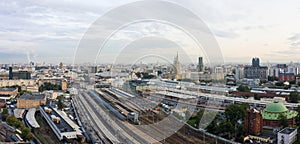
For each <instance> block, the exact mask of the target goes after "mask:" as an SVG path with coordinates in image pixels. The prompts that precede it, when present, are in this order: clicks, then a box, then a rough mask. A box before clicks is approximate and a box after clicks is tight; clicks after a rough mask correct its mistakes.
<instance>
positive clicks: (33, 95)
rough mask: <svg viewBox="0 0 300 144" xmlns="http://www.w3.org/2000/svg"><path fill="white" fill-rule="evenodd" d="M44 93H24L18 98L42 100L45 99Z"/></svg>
mask: <svg viewBox="0 0 300 144" xmlns="http://www.w3.org/2000/svg"><path fill="white" fill-rule="evenodd" d="M45 97H46V96H45V94H39V93H24V94H23V95H21V96H20V98H19V100H43V99H45Z"/></svg>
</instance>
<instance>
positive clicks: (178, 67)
mask: <svg viewBox="0 0 300 144" xmlns="http://www.w3.org/2000/svg"><path fill="white" fill-rule="evenodd" d="M174 67H175V79H181V64H180V61H179V56H178V52H177V55H176V57H175V58H174Z"/></svg>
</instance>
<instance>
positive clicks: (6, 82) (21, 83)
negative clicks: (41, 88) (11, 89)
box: [0, 79, 36, 87]
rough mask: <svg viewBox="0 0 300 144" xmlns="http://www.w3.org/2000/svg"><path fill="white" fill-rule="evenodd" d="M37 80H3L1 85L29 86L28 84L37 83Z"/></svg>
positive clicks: (0, 82)
mask: <svg viewBox="0 0 300 144" xmlns="http://www.w3.org/2000/svg"><path fill="white" fill-rule="evenodd" d="M35 84H36V81H35V80H23V79H21V80H1V81H0V87H7V86H16V85H17V86H28V85H35Z"/></svg>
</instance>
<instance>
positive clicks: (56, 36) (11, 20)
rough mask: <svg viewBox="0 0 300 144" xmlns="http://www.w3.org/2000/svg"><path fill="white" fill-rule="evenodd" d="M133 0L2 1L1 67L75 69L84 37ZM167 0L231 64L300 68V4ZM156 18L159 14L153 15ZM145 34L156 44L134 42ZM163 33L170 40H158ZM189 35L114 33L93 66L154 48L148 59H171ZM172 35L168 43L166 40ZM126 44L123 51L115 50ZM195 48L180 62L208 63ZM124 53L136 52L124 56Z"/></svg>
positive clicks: (143, 29) (149, 30)
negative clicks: (62, 65)
mask: <svg viewBox="0 0 300 144" xmlns="http://www.w3.org/2000/svg"><path fill="white" fill-rule="evenodd" d="M133 2H135V0H85V1H82V0H22V1H18V0H1V1H0V7H1V8H0V19H1V23H0V63H28V62H29V61H34V62H37V63H41V62H46V63H59V62H61V61H62V62H66V63H71V62H73V61H74V53H76V52H77V48H78V46H79V45H80V43H81V40H82V38H83V37H84V35H85V34H86V32H87V31H88V30H89V28H90V27H91V25H93V24H94V22H96V21H97V20H98V19H99V18H101V17H102V16H103V15H105V14H106V13H108V12H110V11H111V10H113V9H116V8H118V7H119V6H122V5H126V4H130V3H133ZM168 2H172V3H174V4H177V5H179V6H182V7H184V8H185V9H188V10H189V11H191V12H193V13H194V14H195V15H197V16H198V17H199V18H200V19H201V20H202V21H203V22H204V23H205V24H206V26H207V27H208V28H209V30H210V31H211V32H212V34H213V36H214V38H215V39H216V42H217V44H218V46H219V49H220V50H221V52H222V56H223V59H224V61H225V62H228V63H229V62H234V63H250V60H251V58H252V57H259V58H260V59H261V62H265V63H266V62H280V63H288V62H290V61H293V62H300V57H299V55H300V1H292V0H287V1H282V0H265V1H260V0H248V1H239V0H222V1H219V0H210V1H207V0H184V1H182V0H169V1H168ZM139 10H141V11H142V8H137V9H133V11H135V12H136V13H139ZM165 11H166V12H169V13H170V15H168V16H169V17H172V18H175V19H176V18H177V19H179V20H180V21H187V22H189V20H188V18H189V17H188V16H187V17H186V18H185V17H184V15H183V16H180V17H179V16H178V15H177V14H174V15H172V14H173V11H172V10H170V9H168V7H167V8H166V9H165ZM151 12H154V13H155V10H153V11H151ZM121 16H122V17H126V14H123V15H121ZM121 16H120V17H121ZM113 20H115V21H118V20H116V19H113ZM100 33H101V32H100ZM141 33H142V34H141ZM154 33H155V34H154ZM146 34H147V36H149V35H148V34H150V37H152V36H155V37H156V38H145V39H140V40H138V41H136V40H135V39H133V38H135V37H138V36H141V37H143V35H146ZM137 35H138V36H137ZM161 35H164V37H161V38H157V36H161ZM183 35H184V34H182V32H181V31H179V30H178V29H176V28H174V27H172V25H166V24H161V23H159V24H158V23H153V22H152V24H149V23H139V24H138V25H134V24H132V25H130V26H128V27H126V28H123V29H122V30H120V31H119V33H117V34H115V35H113V36H112V37H111V39H109V41H108V42H107V46H106V47H105V48H106V50H105V49H104V50H103V53H101V54H100V55H99V58H93V60H92V61H95V62H99V63H101V62H103V63H105V62H111V61H112V60H108V58H109V57H112V56H111V55H109V53H110V54H115V53H118V54H117V55H121V56H122V57H124V58H123V59H121V58H119V57H115V58H114V60H115V61H116V60H117V61H120V62H124V61H126V56H127V57H131V58H132V57H137V58H141V57H143V56H141V54H136V53H135V52H136V51H137V50H142V51H144V50H145V51H148V50H149V53H152V52H153V51H159V53H155V54H156V55H159V54H160V53H162V55H163V57H165V58H167V59H169V60H170V61H172V58H173V57H174V56H175V54H176V52H177V51H180V52H181V50H182V47H181V46H180V44H178V43H180V42H178V41H177V40H178V39H180V41H181V42H182V43H189V44H188V45H184V44H182V45H184V46H185V47H189V48H190V47H194V46H195V44H193V42H192V41H191V39H190V38H184V37H183ZM166 37H168V38H169V39H165V38H166ZM170 37H171V38H170ZM170 39H171V41H170ZM182 39H184V40H182ZM134 40H135V41H134ZM120 41H123V42H124V41H128V42H129V41H131V42H132V41H133V42H132V43H128V42H127V45H126V47H125V48H124V46H125V44H124V45H121V44H118V42H120ZM153 43H155V44H153ZM145 44H147V46H145ZM121 46H123V48H124V49H123V50H115V49H114V48H116V47H121ZM141 47H142V48H143V49H141ZM139 48H140V49H139ZM189 48H187V50H185V51H184V52H183V54H182V56H181V58H183V59H185V58H186V57H189V58H190V59H192V61H196V60H197V56H204V57H205V52H204V53H203V52H202V51H201V50H200V49H199V51H194V50H190V49H189ZM126 49H128V53H130V54H128V55H127V54H126V52H124V50H126ZM83 52H84V50H83ZM105 52H107V53H105ZM120 53H122V54H120ZM146 53H147V52H146ZM75 55H76V54H75ZM186 55H188V56H186ZM83 57H88V55H85V56H83ZM106 57H108V58H106ZM187 59H188V58H187ZM190 59H189V60H190ZM130 61H135V60H130Z"/></svg>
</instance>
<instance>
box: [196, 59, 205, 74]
mask: <svg viewBox="0 0 300 144" xmlns="http://www.w3.org/2000/svg"><path fill="white" fill-rule="evenodd" d="M197 70H198V72H203V70H204V65H203V58H202V57H199V58H198V65H197Z"/></svg>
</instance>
